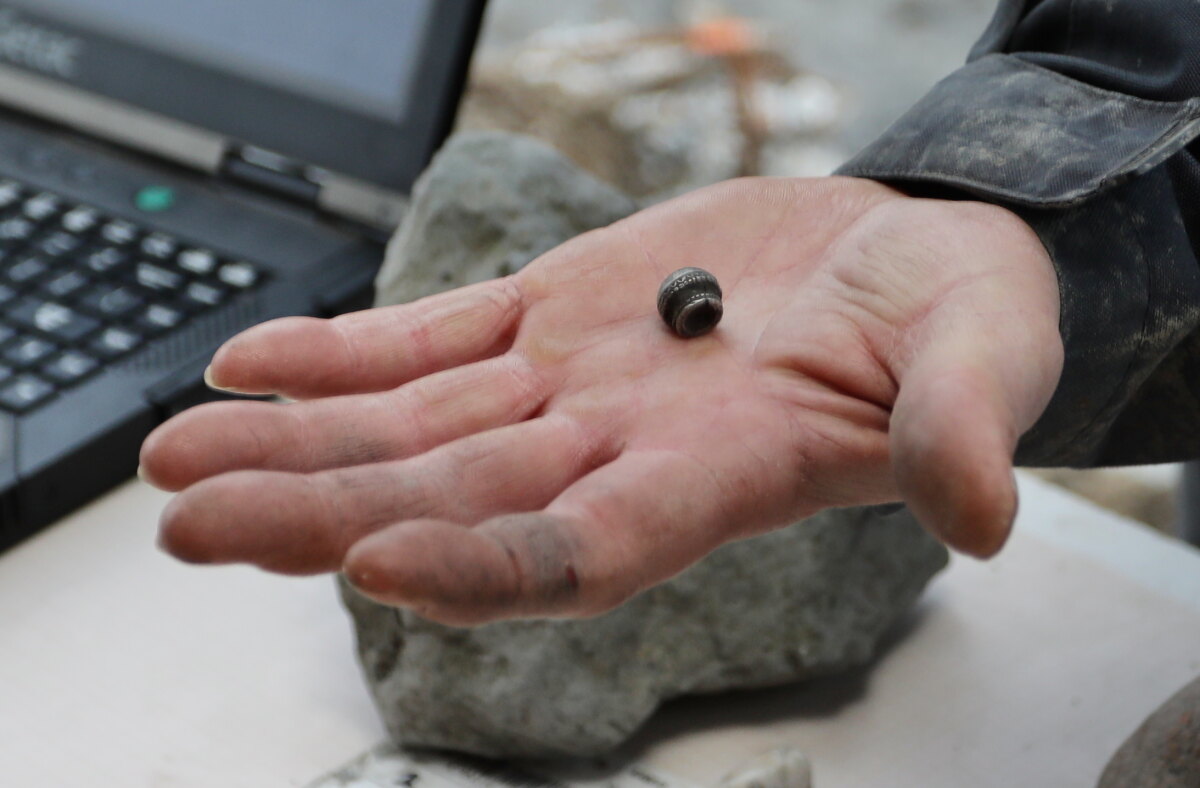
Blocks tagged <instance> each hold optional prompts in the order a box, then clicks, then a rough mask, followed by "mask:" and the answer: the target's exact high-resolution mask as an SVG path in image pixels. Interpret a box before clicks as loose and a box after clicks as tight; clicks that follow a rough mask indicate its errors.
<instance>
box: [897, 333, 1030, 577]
mask: <svg viewBox="0 0 1200 788" xmlns="http://www.w3.org/2000/svg"><path fill="white" fill-rule="evenodd" d="M955 355H956V354H951V353H942V354H939V356H940V357H935V358H926V359H922V360H921V361H920V362H919V363H918V364H917V365H915V366H914V367H913V368H912V370H911V371H910V372H909V374H908V376H906V379H905V381H904V383H903V385H902V387H901V390H900V395H899V397H898V398H897V400H896V406H895V409H894V410H893V412H892V421H891V429H890V441H891V446H890V448H891V456H892V468H893V473H894V474H895V477H896V483H897V485H898V486H899V489H900V493H901V495H903V496H904V499H905V501H906V502H907V503H908V507H909V509H910V510H911V511H912V512H913V514H914V515H916V517H917V519H918V520H920V521H921V523H922V524H923V525H924V526H925V527H926V528H928V529H929V530H930V531H932V532H933V534H934V535H935V536H936V537H938V538H939V539H941V540H942V541H943V542H945V543H946V544H947V545H949V546H950V547H952V548H954V549H956V550H959V551H961V552H964V553H968V554H970V555H973V556H976V557H978V558H985V557H988V556H991V555H993V554H995V553H996V552H997V551H998V550H999V549H1000V548H1001V547H1002V546H1003V545H1004V542H1005V541H1006V540H1007V538H1008V534H1009V531H1010V530H1011V529H1012V523H1013V519H1014V518H1015V517H1016V513H1017V487H1016V480H1015V478H1014V477H1013V467H1012V458H1013V452H1014V451H1015V449H1016V442H1017V438H1018V437H1019V434H1020V428H1019V427H1018V424H1017V418H1016V415H1015V414H1014V413H1013V410H1012V408H1011V407H1009V405H1008V403H1007V402H1006V401H1005V397H1004V396H1003V395H1002V392H1000V391H998V390H997V389H998V381H996V380H995V378H994V376H993V374H992V373H991V372H990V371H989V370H987V369H985V368H983V367H981V366H980V365H979V364H978V362H976V361H973V360H969V359H962V358H955V357H954V356H955Z"/></svg>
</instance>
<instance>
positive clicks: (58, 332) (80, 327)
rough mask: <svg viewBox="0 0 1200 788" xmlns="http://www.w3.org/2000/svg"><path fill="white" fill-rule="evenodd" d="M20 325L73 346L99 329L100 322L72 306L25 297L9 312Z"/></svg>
mask: <svg viewBox="0 0 1200 788" xmlns="http://www.w3.org/2000/svg"><path fill="white" fill-rule="evenodd" d="M8 317H9V319H10V320H12V321H13V322H14V323H16V324H17V325H19V326H21V327H23V328H28V329H33V330H36V331H40V332H42V333H43V334H49V335H50V336H52V337H54V338H55V339H57V340H58V341H60V342H66V343H74V342H78V341H79V340H81V339H83V338H84V337H86V336H87V335H88V334H91V333H92V332H94V331H95V330H96V329H98V328H100V321H98V320H94V319H93V318H90V317H88V316H87V315H81V314H80V313H78V312H76V311H75V310H74V309H72V308H71V307H69V306H65V305H63V304H59V303H56V302H54V301H43V300H41V299H40V298H22V299H21V300H20V301H19V302H18V303H17V304H16V306H14V307H13V308H12V310H11V311H9V313H8Z"/></svg>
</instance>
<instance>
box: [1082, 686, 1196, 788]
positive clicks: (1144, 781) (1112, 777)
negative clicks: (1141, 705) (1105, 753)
mask: <svg viewBox="0 0 1200 788" xmlns="http://www.w3.org/2000/svg"><path fill="white" fill-rule="evenodd" d="M1197 785H1200V678H1198V679H1196V680H1195V681H1193V682H1192V683H1191V684H1188V685H1187V686H1186V687H1184V688H1183V689H1181V690H1180V691H1179V692H1177V693H1175V695H1174V696H1172V697H1171V699H1170V700H1168V701H1167V702H1166V703H1164V704H1163V705H1162V706H1161V707H1160V708H1159V709H1158V711H1156V712H1154V713H1153V714H1151V715H1150V717H1149V718H1148V719H1147V720H1146V721H1145V722H1144V723H1142V725H1141V727H1139V728H1138V729H1137V730H1136V731H1135V732H1134V734H1133V735H1132V736H1130V737H1129V739H1128V740H1126V742H1125V743H1124V744H1122V745H1121V748H1120V749H1119V750H1117V752H1116V754H1115V755H1113V758H1112V760H1111V761H1109V762H1108V766H1107V767H1106V768H1105V769H1104V774H1103V775H1102V776H1101V777H1100V784H1099V788H1196V786H1197Z"/></svg>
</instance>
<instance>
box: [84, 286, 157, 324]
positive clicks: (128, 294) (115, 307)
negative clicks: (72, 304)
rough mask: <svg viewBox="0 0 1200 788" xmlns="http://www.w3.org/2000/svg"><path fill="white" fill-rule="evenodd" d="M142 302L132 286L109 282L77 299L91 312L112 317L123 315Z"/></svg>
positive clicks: (104, 316)
mask: <svg viewBox="0 0 1200 788" xmlns="http://www.w3.org/2000/svg"><path fill="white" fill-rule="evenodd" d="M144 303H146V300H145V299H144V298H142V297H141V296H140V295H138V294H137V292H136V291H135V290H134V289H133V288H132V287H123V286H121V285H111V284H102V285H99V286H97V287H96V289H94V290H91V291H89V292H88V294H87V295H85V296H84V297H83V298H82V299H80V301H79V305H80V306H82V307H83V308H84V309H86V310H87V311H89V312H91V313H92V314H94V315H98V316H100V317H103V318H112V319H116V318H122V317H125V316H126V315H128V314H130V313H131V312H133V311H134V310H135V309H137V308H138V307H140V306H141V305H142V304H144Z"/></svg>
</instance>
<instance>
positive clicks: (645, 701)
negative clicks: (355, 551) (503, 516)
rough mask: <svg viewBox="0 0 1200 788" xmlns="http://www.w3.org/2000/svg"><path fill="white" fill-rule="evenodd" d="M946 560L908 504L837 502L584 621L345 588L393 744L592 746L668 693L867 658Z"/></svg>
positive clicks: (823, 669) (497, 748)
mask: <svg viewBox="0 0 1200 788" xmlns="http://www.w3.org/2000/svg"><path fill="white" fill-rule="evenodd" d="M946 560H947V559H946V552H945V549H944V548H943V547H942V546H940V545H939V544H937V543H936V542H935V541H933V540H932V539H931V538H929V537H928V536H926V534H925V532H924V531H923V530H922V529H921V527H920V526H919V525H918V524H917V523H916V521H915V520H914V519H913V518H912V517H911V516H910V515H909V514H908V512H907V510H901V511H898V512H895V513H893V514H891V515H887V516H882V515H880V514H879V513H878V512H876V511H873V510H870V509H842V510H833V511H829V512H825V513H823V514H820V515H818V516H816V517H813V518H810V519H808V520H805V521H803V522H801V523H798V524H796V525H793V526H791V527H789V528H786V529H784V530H782V531H777V532H775V533H772V534H768V535H765V536H761V537H757V538H754V539H750V540H747V541H743V542H737V543H734V544H730V545H726V546H725V547H723V548H721V549H719V550H717V551H715V552H714V553H713V554H711V555H710V556H709V557H708V558H706V559H704V560H703V561H701V562H700V563H699V564H697V565H695V566H693V567H692V568H691V569H689V570H688V571H686V572H684V573H683V574H681V575H679V576H678V577H676V578H675V579H673V580H671V581H669V582H667V583H665V584H663V585H661V586H658V587H656V588H653V589H650V590H649V591H647V592H645V593H643V594H641V595H640V596H638V597H636V598H634V599H633V600H631V601H630V602H628V603H626V604H625V605H623V606H621V607H620V608H617V609H616V610H614V611H612V612H610V613H607V614H605V615H603V616H600V617H598V618H593V619H588V620H582V621H558V620H548V621H518V622H505V623H499V624H490V625H487V626H483V627H479V628H476V629H470V630H464V629H454V628H450V627H445V626H441V625H438V624H433V623H430V622H428V621H425V620H422V619H421V618H419V617H417V616H416V615H414V614H412V613H411V612H408V611H405V610H397V609H394V608H388V607H384V606H381V605H378V604H375V603H374V602H371V601H369V600H367V599H366V598H364V597H362V596H360V595H359V594H357V593H356V592H355V591H353V590H352V589H351V588H350V587H349V586H347V585H346V584H344V583H343V585H342V590H343V599H344V601H345V603H346V606H347V608H348V609H349V610H350V612H351V614H352V616H353V618H354V622H355V626H356V629H357V633H358V650H359V658H360V660H361V662H362V666H363V670H364V674H365V676H366V679H367V683H368V685H369V686H370V689H371V692H372V694H373V696H374V699H375V703H376V705H377V707H378V709H379V711H380V713H381V715H382V716H383V719H384V721H385V723H386V725H387V728H388V731H389V732H390V734H391V736H392V738H393V739H394V740H395V741H397V742H399V743H402V744H406V745H420V746H430V747H442V748H447V749H453V750H460V751H465V752H471V753H477V754H481V755H491V756H532V757H548V756H560V755H589V754H598V753H602V752H606V751H608V750H611V749H612V748H613V747H615V746H616V745H618V744H620V743H621V742H622V741H624V740H625V739H626V738H628V737H629V736H630V735H631V734H632V733H633V732H634V731H636V730H637V728H638V727H639V726H640V725H641V724H642V723H643V722H644V721H645V720H646V719H647V718H648V717H649V716H650V715H651V714H652V713H653V712H654V710H655V709H656V708H657V707H658V705H659V704H660V703H662V702H663V701H664V700H667V699H668V698H672V697H675V696H678V695H684V694H689V693H701V692H716V691H720V690H726V689H732V688H742V687H763V686H771V685H778V684H784V683H788V682H793V681H796V680H798V679H804V678H808V677H811V676H817V675H821V674H828V673H834V672H837V671H840V670H845V669H847V668H850V667H854V666H858V665H862V664H864V663H866V662H868V661H869V660H870V659H871V657H872V655H873V654H874V652H875V648H876V645H877V644H878V642H879V639H880V637H881V636H882V635H883V634H884V633H886V632H887V631H888V630H889V628H891V627H892V626H893V625H894V624H895V623H896V622H897V620H898V619H899V618H900V617H901V616H902V615H903V614H904V612H905V611H906V610H908V608H909V606H910V605H912V603H913V602H914V601H915V600H916V598H917V596H918V595H919V594H920V592H921V590H922V588H923V587H924V586H925V583H926V582H927V581H928V580H929V579H930V578H931V577H932V576H933V575H934V574H935V573H936V572H937V571H938V570H939V569H941V568H942V567H943V566H944V565H945V564H946Z"/></svg>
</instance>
